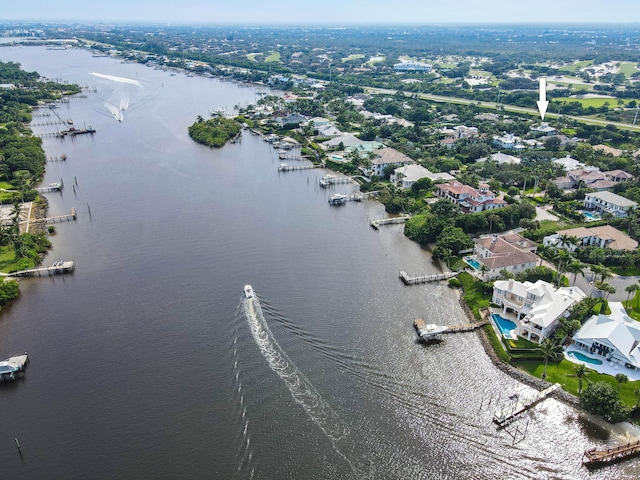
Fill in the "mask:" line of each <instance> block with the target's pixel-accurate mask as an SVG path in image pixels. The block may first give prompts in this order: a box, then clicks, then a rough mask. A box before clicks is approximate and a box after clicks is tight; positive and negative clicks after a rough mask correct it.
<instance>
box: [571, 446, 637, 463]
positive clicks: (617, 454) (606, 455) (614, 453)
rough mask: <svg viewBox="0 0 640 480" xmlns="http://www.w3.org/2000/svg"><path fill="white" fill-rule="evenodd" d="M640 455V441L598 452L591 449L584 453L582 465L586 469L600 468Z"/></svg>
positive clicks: (595, 449)
mask: <svg viewBox="0 0 640 480" xmlns="http://www.w3.org/2000/svg"><path fill="white" fill-rule="evenodd" d="M639 453H640V440H636V441H633V442H629V443H625V444H624V445H618V446H617V447H613V448H607V449H606V450H605V449H602V450H598V449H597V448H595V447H594V448H590V449H588V450H585V451H584V455H583V456H582V464H583V465H585V466H586V467H599V466H604V465H609V464H611V463H616V462H619V461H621V460H625V459H627V458H631V457H633V456H635V455H638V454H639Z"/></svg>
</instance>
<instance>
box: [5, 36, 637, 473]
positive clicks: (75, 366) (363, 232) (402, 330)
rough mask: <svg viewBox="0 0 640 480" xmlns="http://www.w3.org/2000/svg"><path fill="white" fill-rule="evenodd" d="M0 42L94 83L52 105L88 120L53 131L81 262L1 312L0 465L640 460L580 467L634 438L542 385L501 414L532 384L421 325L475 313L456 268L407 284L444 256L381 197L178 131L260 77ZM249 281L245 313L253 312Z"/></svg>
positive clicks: (525, 467) (393, 467) (470, 340)
mask: <svg viewBox="0 0 640 480" xmlns="http://www.w3.org/2000/svg"><path fill="white" fill-rule="evenodd" d="M0 58H2V59H4V60H7V59H10V60H13V61H18V62H21V63H22V64H23V67H24V68H25V69H27V70H38V71H39V72H41V73H42V74H43V75H46V76H48V77H50V78H62V79H65V80H69V81H77V82H80V83H82V84H86V85H90V86H94V85H95V86H96V88H97V93H91V94H89V95H88V97H87V98H76V99H72V100H71V101H70V103H69V105H68V106H66V105H63V106H62V107H61V108H60V109H59V110H60V114H61V116H62V118H72V119H73V120H74V122H75V125H76V126H77V127H81V126H83V124H85V123H86V124H91V125H92V126H93V127H94V128H95V129H96V131H97V133H96V134H94V135H85V136H80V137H77V138H68V139H65V140H64V141H61V140H56V139H46V140H45V141H44V146H45V149H46V152H47V155H48V156H59V155H61V154H63V153H66V154H67V155H68V160H67V161H66V162H55V163H50V164H48V165H47V174H46V178H45V179H44V182H45V183H50V182H53V181H58V180H59V179H60V178H62V179H63V180H64V181H65V185H66V187H65V190H64V191H63V193H62V194H50V195H48V198H49V202H50V210H49V212H50V214H51V215H59V214H65V213H67V212H69V211H70V209H71V207H76V208H77V210H78V214H79V217H78V221H77V222H71V223H65V224H58V225H57V234H56V235H55V236H54V237H52V241H53V246H54V248H53V251H52V253H51V255H50V258H49V259H47V261H53V260H58V259H73V260H75V262H76V271H75V273H74V274H73V275H66V276H64V277H56V278H34V279H29V280H25V281H23V283H22V287H21V291H22V296H21V298H20V300H19V301H17V302H16V303H14V304H13V305H12V306H10V307H8V308H6V309H5V310H4V311H3V312H2V315H1V316H0V352H4V353H3V354H4V355H6V356H8V355H10V354H13V353H18V352H23V351H28V352H29V353H30V356H31V363H30V365H29V366H28V367H27V371H26V376H25V378H24V379H22V380H20V381H17V382H13V383H5V384H3V385H2V386H1V387H0V411H2V412H3V413H4V415H3V418H2V426H1V428H0V478H3V479H4V478H11V479H14V478H37V479H60V478H65V479H84V478H96V479H99V478H120V479H128V478H131V479H139V478H157V479H165V478H166V479H173V478H225V479H233V478H239V479H240V478H242V479H245V478H256V479H283V478H292V479H293V478H314V479H316V478H318V479H352V478H375V479H405V478H417V479H420V478H423V479H431V478H439V479H449V478H451V479H454V478H455V479H459V478H477V479H485V478H486V479H492V478H496V477H498V478H499V477H502V478H563V479H569V478H587V477H588V478H614V479H624V478H637V476H638V475H639V474H640V468H639V467H638V466H637V464H636V463H634V462H633V461H632V462H627V463H624V464H621V465H617V466H615V467H611V468H608V469H605V470H601V471H599V472H596V473H594V474H589V473H588V472H587V471H586V470H585V469H584V468H583V467H582V466H581V464H580V458H581V456H582V452H583V451H584V449H585V448H587V447H591V446H596V445H598V446H599V445H613V444H615V443H616V442H620V441H622V440H624V436H623V435H607V434H604V433H603V432H602V430H600V429H596V428H594V427H593V426H592V425H591V424H589V423H588V422H586V421H585V420H584V419H583V418H582V417H581V416H579V415H578V413H577V412H576V411H574V410H573V409H571V408H569V407H567V406H565V405H564V404H561V403H559V402H557V401H556V400H553V399H550V400H546V401H545V402H543V403H541V404H540V405H538V406H537V407H536V408H535V409H533V410H532V411H531V412H529V413H528V414H527V415H526V416H525V418H524V420H523V421H526V420H527V419H528V420H529V423H528V429H527V436H526V439H525V440H524V441H522V442H520V443H517V444H515V445H514V444H513V443H512V439H511V437H509V436H508V435H507V434H506V433H505V432H504V431H496V429H495V427H494V425H493V424H492V422H491V420H492V416H493V410H494V407H495V405H496V404H498V403H499V402H501V400H500V399H504V400H506V397H507V396H508V395H510V394H513V393H521V394H528V393H530V392H531V390H530V389H529V388H528V387H526V386H524V385H522V384H520V383H518V382H516V381H515V380H513V379H512V378H510V377H508V376H506V375H505V374H503V373H502V372H500V371H497V370H496V369H495V368H494V367H493V366H492V364H491V363H490V361H489V359H488V358H487V356H486V354H485V353H484V351H483V350H482V348H481V345H480V343H479V341H478V339H477V337H476V335H475V334H472V333H465V334H457V335H451V336H448V337H446V338H444V339H443V341H442V342H440V343H432V344H430V345H428V346H425V345H424V344H422V343H420V342H417V338H416V334H415V331H414V328H413V319H414V318H416V317H422V318H424V319H425V320H426V321H427V322H428V323H436V324H439V325H454V324H459V323H462V322H463V321H465V319H464V316H463V314H462V311H461V309H460V307H459V305H458V298H457V293H456V292H455V291H453V290H450V289H449V288H448V287H447V286H446V284H430V285H423V286H415V287H404V286H403V285H402V283H401V282H400V281H399V280H398V271H399V270H401V269H404V270H407V271H409V273H410V274H414V275H418V274H430V273H436V272H437V269H436V268H435V266H434V265H433V264H432V262H431V259H430V256H429V254H428V252H426V251H424V250H423V249H421V248H420V247H419V246H418V245H416V244H415V243H413V242H411V241H409V240H407V239H406V238H405V237H404V236H403V234H402V226H400V225H398V226H385V227H383V228H382V229H381V230H380V231H378V232H376V231H373V230H372V229H371V228H370V227H369V225H368V219H369V218H376V217H381V216H383V214H384V212H383V208H382V207H381V206H380V205H379V204H378V203H375V202H362V203H355V202H349V203H348V204H347V205H345V206H343V207H340V208H334V207H331V206H329V205H328V204H327V199H328V197H329V196H330V195H331V194H333V193H340V194H348V193H351V191H352V190H351V189H352V188H353V187H352V186H349V185H339V186H336V187H335V188H333V189H328V190H324V189H321V188H319V187H318V185H317V181H318V180H319V178H320V177H321V176H322V175H324V174H326V173H328V172H326V171H321V170H313V171H301V172H287V173H280V174H279V173H278V171H277V166H278V164H279V163H280V161H279V159H278V158H277V150H276V149H274V148H273V147H271V146H269V145H268V144H267V143H265V142H263V141H262V140H260V139H259V138H257V137H253V136H252V135H250V134H245V135H244V137H243V140H242V143H241V144H236V145H228V146H226V147H225V148H223V149H221V150H213V149H209V148H206V147H203V146H200V145H197V144H195V143H193V142H192V141H191V140H190V139H189V138H188V135H187V126H188V125H189V124H191V123H192V122H193V121H194V120H195V118H196V117H197V115H202V116H203V117H205V118H206V117H207V116H208V112H209V110H213V109H215V108H218V107H220V106H222V107H227V109H228V110H230V109H232V108H233V106H234V105H237V104H239V105H243V104H244V103H245V102H254V101H256V95H255V93H254V91H253V90H252V89H250V88H247V87H244V86H239V85H236V84H233V83H225V82H220V81H216V80H212V79H205V78H200V77H187V76H185V75H181V74H180V75H176V76H170V74H169V72H164V71H161V70H155V69H153V68H150V67H145V66H142V65H138V64H128V63H120V62H118V61H116V60H114V59H109V58H92V57H91V56H90V55H89V54H87V53H86V52H83V51H77V50H65V51H47V50H45V49H42V48H37V47H33V48H15V47H4V48H2V49H0ZM96 74H97V75H96ZM107 104H108V105H111V106H115V107H119V111H118V113H119V114H120V115H121V116H122V119H119V118H117V117H118V116H117V115H115V114H114V113H113V111H112V110H113V109H112V108H109V107H108V105H107ZM123 106H126V108H124V109H123V108H122V107H123ZM120 120H121V121H120ZM43 128H44V127H43ZM36 131H38V130H36ZM74 178H75V179H77V185H76V194H75V195H74V193H73V190H72V189H71V186H72V185H74V183H75V182H74ZM89 210H90V213H89ZM246 284H251V285H252V286H253V287H254V289H255V291H256V294H257V296H258V298H259V300H260V309H259V311H258V310H257V309H255V311H254V312H249V313H248V312H246V311H245V304H244V302H243V301H242V289H243V286H244V285H246ZM3 358H4V357H3ZM488 399H491V402H492V403H491V404H490V406H489V407H488V408H487V407H486V405H487V403H488ZM481 405H483V408H480V407H481ZM523 425H524V424H523ZM14 438H18V439H19V441H20V445H21V447H22V456H20V455H18V453H17V451H16V447H15V443H14Z"/></svg>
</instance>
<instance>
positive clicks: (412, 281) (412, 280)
mask: <svg viewBox="0 0 640 480" xmlns="http://www.w3.org/2000/svg"><path fill="white" fill-rule="evenodd" d="M456 275H458V272H444V273H436V274H433V275H421V276H418V277H410V276H409V274H408V273H407V272H405V271H404V270H400V280H402V283H404V284H405V285H420V284H422V283H430V282H439V281H440V280H449V279H450V278H453V277H455V276H456Z"/></svg>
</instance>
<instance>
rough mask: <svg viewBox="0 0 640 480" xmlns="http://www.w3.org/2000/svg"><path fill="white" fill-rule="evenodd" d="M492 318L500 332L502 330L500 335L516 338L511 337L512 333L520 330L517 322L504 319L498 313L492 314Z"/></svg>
mask: <svg viewBox="0 0 640 480" xmlns="http://www.w3.org/2000/svg"><path fill="white" fill-rule="evenodd" d="M491 317H492V318H493V322H494V323H495V324H496V326H497V327H498V330H500V333H502V335H503V336H504V337H505V338H514V337H513V335H511V331H512V330H516V329H517V328H518V326H517V325H516V324H515V322H512V321H511V320H509V319H507V318H504V317H503V316H502V315H498V314H497V313H492V314H491Z"/></svg>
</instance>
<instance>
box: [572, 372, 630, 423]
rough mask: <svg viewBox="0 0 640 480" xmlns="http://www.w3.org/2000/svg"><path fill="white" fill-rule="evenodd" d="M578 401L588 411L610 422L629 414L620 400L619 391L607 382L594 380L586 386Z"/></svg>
mask: <svg viewBox="0 0 640 480" xmlns="http://www.w3.org/2000/svg"><path fill="white" fill-rule="evenodd" d="M580 403H581V404H582V406H583V407H584V408H585V409H586V410H587V411H588V412H591V413H593V414H596V415H600V416H602V417H604V418H605V419H606V420H607V421H609V422H612V423H616V422H621V421H623V420H625V419H626V418H627V417H628V416H629V409H627V408H626V407H625V406H624V405H623V404H622V402H621V401H620V395H619V393H618V392H617V391H616V389H615V388H614V387H613V386H612V385H610V384H609V383H607V382H595V383H591V384H590V385H589V386H587V388H585V389H584V392H582V396H581V397H580Z"/></svg>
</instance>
